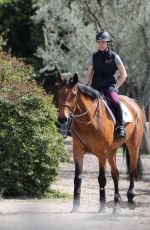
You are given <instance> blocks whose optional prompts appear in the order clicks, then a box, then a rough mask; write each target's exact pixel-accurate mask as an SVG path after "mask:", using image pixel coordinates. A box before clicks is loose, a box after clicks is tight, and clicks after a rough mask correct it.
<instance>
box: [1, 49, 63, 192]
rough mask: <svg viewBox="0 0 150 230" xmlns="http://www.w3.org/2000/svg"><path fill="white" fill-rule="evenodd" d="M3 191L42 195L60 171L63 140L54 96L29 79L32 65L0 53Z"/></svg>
mask: <svg viewBox="0 0 150 230" xmlns="http://www.w3.org/2000/svg"><path fill="white" fill-rule="evenodd" d="M0 62H1V64H0V88H1V90H0V111H1V113H0V190H1V193H2V194H3V195H4V196H6V195H13V196H14V195H21V194H26V195H32V196H37V195H42V194H43V193H45V192H46V191H47V190H48V188H49V185H50V184H51V183H52V182H53V181H54V180H55V178H56V176H57V174H58V167H59V162H60V159H61V153H62V152H63V151H64V146H63V141H62V138H61V136H60V134H59V133H58V130H57V127H56V125H55V121H56V118H57V111H56V108H55V107H54V105H53V101H52V97H51V96H49V97H48V96H46V95H45V94H44V92H43V91H42V89H40V88H38V87H37V85H36V83H35V82H30V81H29V80H28V79H29V77H30V75H31V72H32V67H31V66H27V65H24V64H23V62H22V61H19V60H17V59H15V58H11V57H9V56H8V55H6V54H4V53H1V54H0Z"/></svg>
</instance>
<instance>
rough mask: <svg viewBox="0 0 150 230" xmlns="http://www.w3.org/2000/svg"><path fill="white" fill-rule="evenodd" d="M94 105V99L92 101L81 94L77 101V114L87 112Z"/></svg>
mask: <svg viewBox="0 0 150 230" xmlns="http://www.w3.org/2000/svg"><path fill="white" fill-rule="evenodd" d="M92 103H93V100H92V99H90V98H89V97H85V96H84V95H82V94H81V95H80V97H78V100H77V108H76V110H77V111H76V112H77V113H78V114H79V113H83V112H85V111H86V110H87V109H88V108H89V107H90V106H91V105H92Z"/></svg>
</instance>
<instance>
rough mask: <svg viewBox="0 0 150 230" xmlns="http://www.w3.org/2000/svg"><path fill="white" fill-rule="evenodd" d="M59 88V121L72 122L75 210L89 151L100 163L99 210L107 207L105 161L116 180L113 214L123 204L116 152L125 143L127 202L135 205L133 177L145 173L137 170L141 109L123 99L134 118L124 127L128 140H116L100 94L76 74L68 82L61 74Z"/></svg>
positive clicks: (141, 118)
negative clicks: (128, 180) (127, 165)
mask: <svg viewBox="0 0 150 230" xmlns="http://www.w3.org/2000/svg"><path fill="white" fill-rule="evenodd" d="M57 85H58V86H59V88H58V94H59V116H58V120H59V122H60V123H61V124H64V123H67V122H68V121H69V123H70V124H71V125H70V126H71V135H72V138H73V157H74V162H75V178H74V200H73V210H72V211H73V212H74V211H77V210H78V207H79V205H80V192H81V181H82V168H83V157H84V154H85V153H86V152H91V153H92V154H94V155H95V156H97V158H98V160H99V176H98V182H99V186H100V211H103V210H104V209H105V205H106V196H105V185H106V177H105V164H106V159H108V162H109V164H110V166H111V174H112V179H113V181H114V208H113V211H114V212H116V210H117V209H118V207H119V204H120V195H119V188H118V181H119V172H118V169H117V165H116V151H117V148H118V147H119V146H120V145H122V144H123V143H125V146H126V150H127V153H128V154H129V159H130V160H129V162H128V163H129V164H130V165H129V179H130V184H129V189H128V191H127V198H128V203H129V204H133V203H134V201H133V198H134V195H135V192H134V179H135V178H134V177H135V174H136V172H138V173H142V172H141V171H140V170H141V167H138V168H139V169H140V170H137V165H138V166H140V161H139V159H140V158H139V156H140V155H139V148H140V144H141V141H142V135H143V130H144V115H143V112H142V110H141V109H140V107H139V106H138V104H137V103H136V102H135V101H134V100H133V99H131V98H128V97H126V96H120V101H121V102H122V103H124V104H125V105H126V106H127V107H128V109H129V110H130V112H131V114H132V118H133V119H132V121H131V122H130V123H127V124H126V125H125V128H126V139H116V137H115V135H114V128H115V125H114V122H113V120H112V118H111V116H110V114H109V113H108V111H107V109H106V104H105V102H104V100H103V99H102V98H99V92H97V91H95V90H94V89H92V88H91V87H87V86H85V85H84V84H80V83H79V82H78V75H77V74H75V75H74V76H73V77H70V78H69V79H66V78H65V77H64V76H63V75H59V77H58V81H57ZM70 120H72V122H70ZM68 129H69V128H68ZM139 171H140V172H139Z"/></svg>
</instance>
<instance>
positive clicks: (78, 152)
mask: <svg viewBox="0 0 150 230" xmlns="http://www.w3.org/2000/svg"><path fill="white" fill-rule="evenodd" d="M84 153H85V150H84V149H83V148H80V147H79V145H78V146H77V145H75V146H73V156H74V163H75V177H74V197H73V209H72V212H77V211H78V208H79V206H80V194H81V182H82V168H83V157H84Z"/></svg>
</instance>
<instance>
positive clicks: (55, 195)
mask: <svg viewBox="0 0 150 230" xmlns="http://www.w3.org/2000/svg"><path fill="white" fill-rule="evenodd" d="M43 198H48V199H60V200H70V199H72V195H70V194H69V193H66V192H60V191H58V190H54V189H51V190H50V191H48V192H46V193H45V194H44V197H43Z"/></svg>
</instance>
